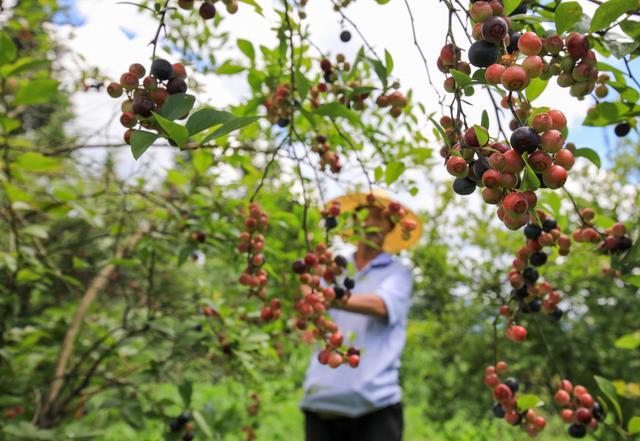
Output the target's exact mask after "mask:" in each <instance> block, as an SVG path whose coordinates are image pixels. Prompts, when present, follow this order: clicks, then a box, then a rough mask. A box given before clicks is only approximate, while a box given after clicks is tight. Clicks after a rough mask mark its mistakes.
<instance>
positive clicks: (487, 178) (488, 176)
mask: <svg viewBox="0 0 640 441" xmlns="http://www.w3.org/2000/svg"><path fill="white" fill-rule="evenodd" d="M501 181H502V174H501V173H500V172H499V171H498V170H493V169H489V170H487V171H486V172H484V174H483V175H482V183H483V184H484V185H485V186H486V187H488V188H494V187H498V186H499V185H500V183H501Z"/></svg>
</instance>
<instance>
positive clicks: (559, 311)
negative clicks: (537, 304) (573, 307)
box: [549, 306, 564, 322]
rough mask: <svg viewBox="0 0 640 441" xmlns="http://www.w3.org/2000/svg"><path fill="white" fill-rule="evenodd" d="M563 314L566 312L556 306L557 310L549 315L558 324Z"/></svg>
mask: <svg viewBox="0 0 640 441" xmlns="http://www.w3.org/2000/svg"><path fill="white" fill-rule="evenodd" d="M563 314H564V311H563V310H562V309H560V308H558V307H557V306H556V309H554V310H553V311H552V312H551V314H549V317H551V320H553V321H556V322H557V321H559V320H560V319H561V318H562V315H563Z"/></svg>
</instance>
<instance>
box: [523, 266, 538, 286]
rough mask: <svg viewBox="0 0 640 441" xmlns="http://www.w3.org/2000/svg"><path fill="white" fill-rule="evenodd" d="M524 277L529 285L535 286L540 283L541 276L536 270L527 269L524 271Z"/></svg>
mask: <svg viewBox="0 0 640 441" xmlns="http://www.w3.org/2000/svg"><path fill="white" fill-rule="evenodd" d="M522 277H523V278H524V281H525V282H526V283H527V285H533V284H535V283H536V282H537V281H538V277H540V275H539V274H538V271H537V270H536V269H535V268H531V267H529V268H525V269H524V271H522Z"/></svg>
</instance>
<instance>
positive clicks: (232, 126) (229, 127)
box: [202, 115, 261, 144]
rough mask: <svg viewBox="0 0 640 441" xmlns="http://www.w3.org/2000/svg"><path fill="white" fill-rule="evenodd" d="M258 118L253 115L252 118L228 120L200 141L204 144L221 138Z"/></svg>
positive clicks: (242, 117) (258, 117) (243, 117)
mask: <svg viewBox="0 0 640 441" xmlns="http://www.w3.org/2000/svg"><path fill="white" fill-rule="evenodd" d="M260 118H261V116H257V115H254V116H240V117H238V118H233V119H230V120H229V121H227V122H225V123H224V124H222V126H221V127H219V128H218V129H216V130H215V131H214V132H213V133H211V134H209V135H207V137H206V138H205V139H203V140H202V143H203V144H204V143H206V142H208V141H211V140H213V139H216V138H220V137H221V136H224V135H226V134H228V133H231V132H233V131H235V130H238V129H241V128H243V127H244V126H247V125H249V124H251V123H253V122H256V121H257V120H259V119H260Z"/></svg>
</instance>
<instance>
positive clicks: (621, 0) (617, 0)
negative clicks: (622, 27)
mask: <svg viewBox="0 0 640 441" xmlns="http://www.w3.org/2000/svg"><path fill="white" fill-rule="evenodd" d="M637 7H638V2H637V0H607V1H605V2H604V3H602V4H601V5H600V6H598V9H596V12H595V13H594V14H593V18H592V19H591V26H589V31H590V32H595V31H599V30H601V29H604V28H606V27H607V26H609V25H610V24H611V23H613V22H614V21H616V20H617V19H618V17H620V16H621V15H622V14H624V13H625V12H627V11H628V10H630V9H636V8H637Z"/></svg>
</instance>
